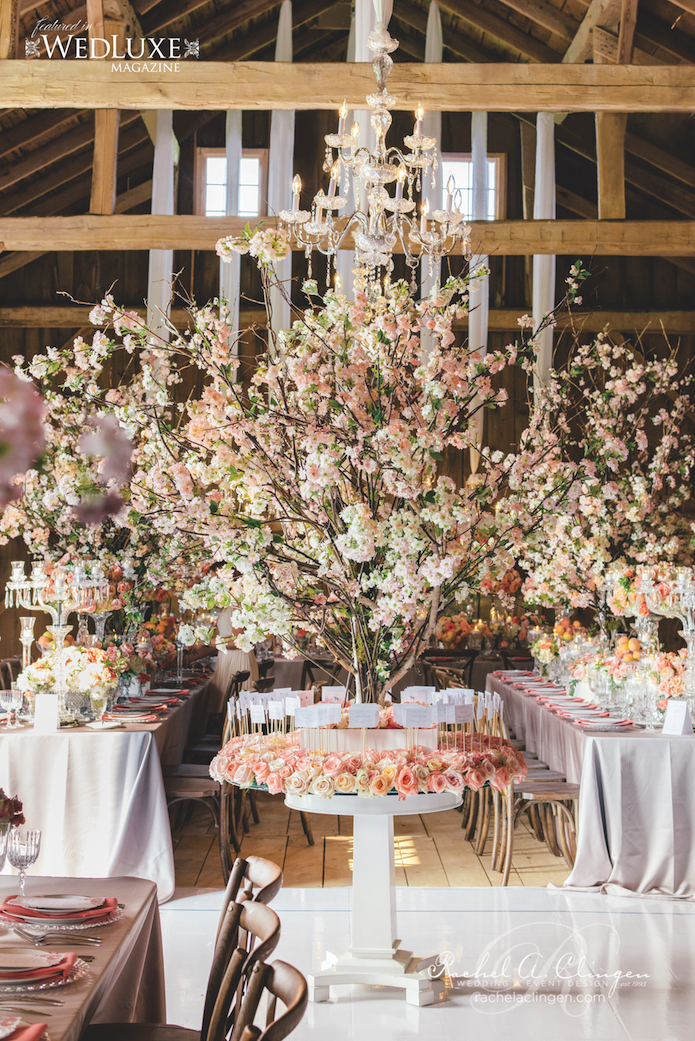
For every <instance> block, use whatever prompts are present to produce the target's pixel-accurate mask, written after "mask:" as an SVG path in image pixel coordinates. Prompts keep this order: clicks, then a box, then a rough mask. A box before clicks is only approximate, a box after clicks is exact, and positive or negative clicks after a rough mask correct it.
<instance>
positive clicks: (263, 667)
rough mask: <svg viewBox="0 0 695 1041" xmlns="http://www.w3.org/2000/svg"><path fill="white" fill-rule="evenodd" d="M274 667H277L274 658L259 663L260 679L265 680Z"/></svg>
mask: <svg viewBox="0 0 695 1041" xmlns="http://www.w3.org/2000/svg"><path fill="white" fill-rule="evenodd" d="M274 665H275V659H274V658H266V659H265V661H259V663H258V676H259V678H260V679H262V680H264V679H265V678H266V676H267V675H268V673H269V672H270V670H271V669H272V668H273V666H274Z"/></svg>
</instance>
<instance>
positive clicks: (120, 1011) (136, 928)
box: [0, 875, 166, 1041]
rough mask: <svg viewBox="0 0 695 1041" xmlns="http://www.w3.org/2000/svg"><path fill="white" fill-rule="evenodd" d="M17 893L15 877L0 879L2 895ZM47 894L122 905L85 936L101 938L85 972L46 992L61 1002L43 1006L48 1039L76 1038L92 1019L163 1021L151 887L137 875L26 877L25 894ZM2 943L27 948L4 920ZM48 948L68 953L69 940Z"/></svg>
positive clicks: (161, 976)
mask: <svg viewBox="0 0 695 1041" xmlns="http://www.w3.org/2000/svg"><path fill="white" fill-rule="evenodd" d="M16 891H17V886H16V879H10V878H7V877H3V878H2V879H0V899H3V900H4V899H5V898H6V897H8V896H11V895H13V894H14V893H16ZM49 893H50V894H51V895H56V894H61V893H62V894H71V895H72V894H75V895H78V896H115V897H117V899H118V900H119V902H121V903H123V904H124V905H125V907H124V909H123V915H122V917H121V918H120V919H119V920H118V921H117V922H114V923H113V924H112V925H108V926H101V927H99V926H94V927H93V928H91V929H90V930H89V935H90V936H93V935H97V936H100V937H101V939H102V943H101V946H100V947H94V948H89V954H90V955H94V961H92V962H91V963H90V964H89V967H88V969H89V972H88V975H87V976H85V977H84V978H83V979H79V980H76V981H74V982H72V983H69V984H68V985H66V986H65V987H60V988H57V989H55V990H51V991H47V992H45V994H46V995H47V996H48V995H50V996H51V997H57V998H60V999H61V1000H63V1001H64V1004H63V1005H62V1006H60V1007H59V1006H50V1008H48V1009H47V1011H48V1012H49V1013H50V1018H48V1019H47V1020H46V1022H47V1025H48V1033H49V1035H50V1038H51V1041H78V1039H79V1037H80V1036H81V1034H82V1033H83V1031H84V1029H85V1027H86V1026H88V1025H89V1024H90V1023H164V1022H166V1004H165V993H164V961H163V956H162V938H161V931H160V925H159V910H158V907H157V891H156V889H155V886H154V885H153V884H152V883H151V882H148V881H146V880H143V879H139V878H110V879H109V880H108V882H105V881H104V879H102V878H77V879H76V878H48V877H44V878H37V877H35V876H33V875H30V876H29V878H28V880H27V896H30V895H38V894H42V895H46V894H49ZM77 935H79V933H78V934H77ZM0 946H2V947H3V948H7V947H14V946H17V947H22V948H25V949H26V946H27V944H26V942H25V941H23V940H21V939H20V938H19V937H18V936H17V934H16V933H15V932H14V931H13V930H12V927H11V924H10V923H5V922H2V923H0ZM52 949H53V950H56V949H58V950H65V951H69V950H71V947H70V942H69V941H68V942H67V943H66V944H65V945H64V946H61V947H60V948H56V947H53V948H52ZM74 950H75V953H76V954H78V955H79V954H80V953H84V952H85V949H84V948H83V947H75V948H74ZM29 1001H30V999H29ZM19 1003H20V1004H21V997H20V998H19ZM26 1003H27V1002H25V1004H26ZM25 1018H26V1017H25ZM31 1021H32V1022H42V1021H43V1020H42V1017H41V1014H40V1006H38V1005H37V1010H36V1013H35V1014H34V1013H33V1012H32V1014H31Z"/></svg>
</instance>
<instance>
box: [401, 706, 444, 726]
mask: <svg viewBox="0 0 695 1041" xmlns="http://www.w3.org/2000/svg"><path fill="white" fill-rule="evenodd" d="M436 722H437V711H436V709H432V708H430V706H429V705H403V715H402V723H401V726H404V727H431V726H432V725H433V724H434V723H436Z"/></svg>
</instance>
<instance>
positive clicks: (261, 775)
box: [253, 759, 270, 784]
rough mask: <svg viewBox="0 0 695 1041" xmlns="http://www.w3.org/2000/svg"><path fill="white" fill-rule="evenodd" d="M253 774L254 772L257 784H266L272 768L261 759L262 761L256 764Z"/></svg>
mask: <svg viewBox="0 0 695 1041" xmlns="http://www.w3.org/2000/svg"><path fill="white" fill-rule="evenodd" d="M253 772H254V774H255V777H256V782H257V783H258V784H265V783H266V781H267V780H268V774H269V773H270V767H269V766H268V764H267V763H266V762H265V761H264V760H263V759H261V761H260V762H258V763H256V765H255V766H254V768H253Z"/></svg>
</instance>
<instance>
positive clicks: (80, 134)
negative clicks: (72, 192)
mask: <svg viewBox="0 0 695 1041" xmlns="http://www.w3.org/2000/svg"><path fill="white" fill-rule="evenodd" d="M93 138H94V124H93V122H92V120H91V119H90V121H89V123H81V124H80V126H78V127H75V129H74V130H68V132H67V133H65V134H62V135H61V136H60V137H55V138H53V140H52V141H50V142H49V143H48V144H47V145H44V146H43V148H37V149H35V150H34V151H33V152H30V153H29V154H28V155H26V156H24V158H22V159H19V160H18V161H17V162H15V163H12V164H11V165H10V166H7V167H6V168H5V169H4V170H3V171H2V172H0V191H3V192H4V191H7V189H8V188H11V187H12V185H14V184H17V183H18V182H19V181H22V180H24V178H25V177H30V176H31V175H32V174H36V173H39V172H40V171H41V170H45V169H46V168H47V167H49V166H52V165H53V164H54V163H55V162H58V161H59V160H61V159H66V158H67V157H68V156H70V155H73V154H74V153H75V152H79V151H80V150H81V149H83V148H85V147H86V146H87V145H89V144H91V142H92V140H93ZM1 205H2V199H0V206H1Z"/></svg>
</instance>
